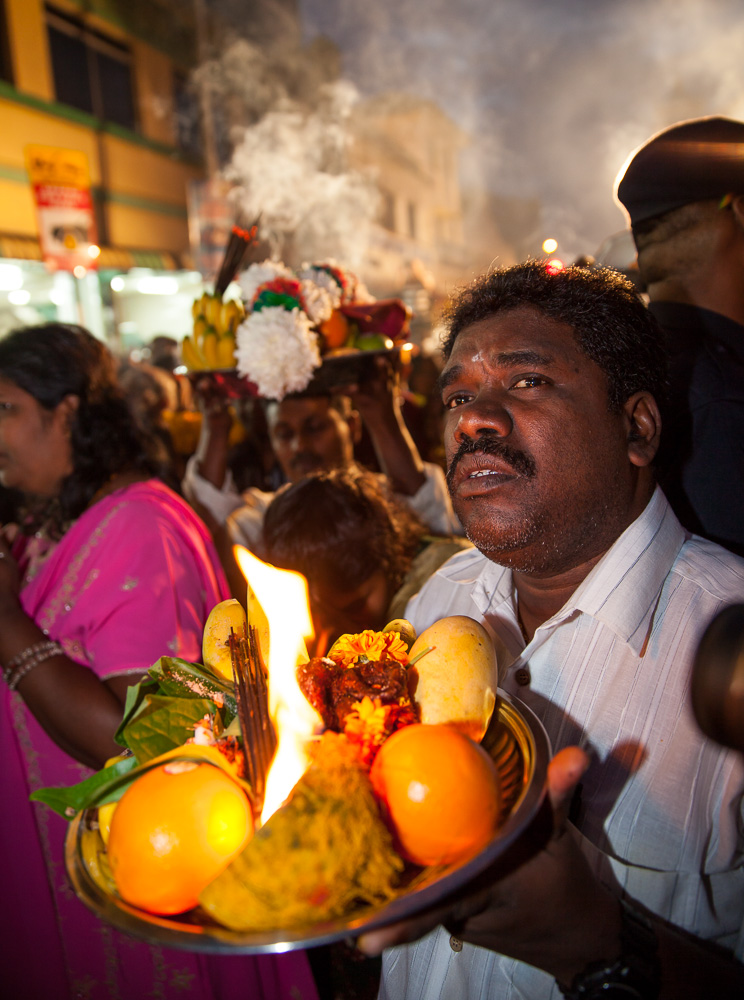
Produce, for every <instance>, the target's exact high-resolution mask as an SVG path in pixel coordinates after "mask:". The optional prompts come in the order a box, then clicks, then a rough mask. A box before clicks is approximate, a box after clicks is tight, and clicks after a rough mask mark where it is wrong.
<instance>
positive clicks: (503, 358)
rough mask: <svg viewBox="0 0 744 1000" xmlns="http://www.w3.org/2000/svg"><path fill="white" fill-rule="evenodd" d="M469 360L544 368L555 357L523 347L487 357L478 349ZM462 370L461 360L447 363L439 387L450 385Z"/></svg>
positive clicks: (503, 365)
mask: <svg viewBox="0 0 744 1000" xmlns="http://www.w3.org/2000/svg"><path fill="white" fill-rule="evenodd" d="M470 362H471V363H472V364H483V363H484V362H490V363H491V364H492V365H495V366H496V367H499V368H513V367H515V366H520V365H534V366H537V367H542V368H545V367H548V366H550V365H553V364H555V358H553V357H551V355H549V354H541V353H540V352H539V351H533V350H529V349H527V348H525V349H523V350H518V351H499V352H498V353H497V354H495V355H493V357H489V356H488V354H487V353H486V354H483V353H481V352H480V351H478V352H477V353H476V354H474V355H473V356H472V357H471V358H470ZM464 370H465V366H464V364H463V363H462V362H459V361H458V362H455V363H454V364H448V365H447V366H446V367H445V369H444V371H443V372H442V373H441V375H440V376H439V388H440V389H445V388H446V387H447V386H448V385H451V384H452V382H455V381H456V380H457V379H458V378H460V377H461V376H462V374H463V372H464Z"/></svg>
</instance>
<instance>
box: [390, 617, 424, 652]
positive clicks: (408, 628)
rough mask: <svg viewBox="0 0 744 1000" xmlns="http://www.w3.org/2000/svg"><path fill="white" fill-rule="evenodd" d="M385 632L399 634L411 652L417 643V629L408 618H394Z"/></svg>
mask: <svg viewBox="0 0 744 1000" xmlns="http://www.w3.org/2000/svg"><path fill="white" fill-rule="evenodd" d="M382 631H383V632H397V633H398V635H399V636H400V637H401V639H402V640H403V642H404V643H405V644H406V646H408V648H409V650H410V648H411V646H413V644H414V642H415V641H416V629H415V628H414V627H413V625H411V623H410V622H409V621H408V619H406V618H393V620H392V621H391V622H388V623H387V625H386V626H385V628H384V629H383V630H382Z"/></svg>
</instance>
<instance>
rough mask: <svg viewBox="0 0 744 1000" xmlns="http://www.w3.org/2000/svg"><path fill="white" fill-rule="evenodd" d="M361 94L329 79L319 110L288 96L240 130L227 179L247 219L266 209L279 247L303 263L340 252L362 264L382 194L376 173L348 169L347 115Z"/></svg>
mask: <svg viewBox="0 0 744 1000" xmlns="http://www.w3.org/2000/svg"><path fill="white" fill-rule="evenodd" d="M356 100H357V94H356V91H355V90H354V88H353V87H352V86H351V85H350V84H348V83H344V82H339V83H335V84H327V85H325V86H324V87H323V88H322V89H321V93H320V100H319V103H318V105H317V107H316V108H315V109H313V110H308V109H306V108H302V107H300V106H298V105H297V104H295V103H293V102H290V101H284V102H280V105H279V106H278V107H276V108H274V109H273V110H271V111H269V112H268V113H267V114H265V115H264V116H263V117H262V118H261V119H260V120H259V121H258V122H257V123H256V124H255V125H251V126H248V127H245V128H239V129H236V137H237V141H236V144H235V149H234V152H233V157H232V161H231V163H230V165H229V166H228V167H227V168H226V170H225V176H226V178H227V179H228V180H229V181H232V182H233V183H234V184H235V191H234V198H235V201H236V203H237V204H238V205H239V206H240V209H241V212H242V214H243V217H244V218H253V217H255V216H256V215H258V214H259V212H260V213H261V224H262V229H263V230H264V232H266V233H268V234H270V235H273V236H274V237H275V238H276V240H277V246H279V245H280V244H281V243H284V244H285V246H286V244H287V242H289V243H290V244H291V246H292V249H293V252H294V255H295V257H296V258H297V260H296V261H295V262H296V263H299V262H300V259H305V260H318V259H321V258H326V257H336V258H338V259H340V260H343V261H344V262H345V263H346V264H348V266H350V267H351V268H352V269H353V268H356V267H359V265H360V264H361V262H362V260H363V255H364V251H365V249H366V248H367V246H368V245H369V226H370V224H371V222H372V220H373V219H374V216H375V213H376V211H377V204H378V197H379V196H378V194H377V190H376V188H375V185H374V183H373V182H372V180H371V178H369V177H367V176H365V175H363V174H361V173H360V172H359V171H357V170H353V169H351V168H350V166H349V163H348V149H349V143H350V135H349V120H350V116H351V113H352V109H353V106H354V103H355V102H356Z"/></svg>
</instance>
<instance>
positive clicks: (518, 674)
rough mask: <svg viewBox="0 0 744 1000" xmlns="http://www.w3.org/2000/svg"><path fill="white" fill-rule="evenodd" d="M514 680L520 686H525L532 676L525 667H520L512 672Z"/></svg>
mask: <svg viewBox="0 0 744 1000" xmlns="http://www.w3.org/2000/svg"><path fill="white" fill-rule="evenodd" d="M514 680H515V681H516V682H517V684H519V686H520V687H527V685H528V684H529V683H530V681H531V680H532V678H531V677H530V672H529V670H528V669H527V667H520V668H519V670H517V671H515V673H514Z"/></svg>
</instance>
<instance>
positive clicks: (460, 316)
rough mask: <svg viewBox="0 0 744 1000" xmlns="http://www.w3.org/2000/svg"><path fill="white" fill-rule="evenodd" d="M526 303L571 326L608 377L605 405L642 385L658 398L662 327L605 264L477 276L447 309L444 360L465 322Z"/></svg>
mask: <svg viewBox="0 0 744 1000" xmlns="http://www.w3.org/2000/svg"><path fill="white" fill-rule="evenodd" d="M525 307H526V308H533V309H537V310H538V311H539V312H541V313H543V315H545V316H548V317H549V318H550V319H553V320H556V321H557V322H559V323H566V324H567V325H568V326H570V327H572V328H573V332H574V337H575V338H576V342H577V343H578V345H579V347H580V348H581V350H582V351H583V352H584V354H586V356H587V357H589V358H591V360H592V361H594V362H595V364H597V365H598V366H599V367H600V368H601V369H602V371H603V372H604V373H605V375H606V376H607V382H608V392H609V405H610V409H611V410H613V411H614V412H617V411H619V410H620V409H621V408H622V406H623V403H625V401H626V400H627V399H628V398H629V397H630V396H632V395H633V394H634V393H636V392H640V391H641V390H645V391H647V392H650V393H651V394H652V395H653V396H654V398H655V399H656V401H657V403H659V405H660V406H661V405H662V403H663V400H664V397H665V395H666V379H667V372H666V355H665V351H664V342H663V334H662V331H661V328H660V327H659V325H658V324H657V322H656V320H655V319H654V317H653V316H652V315H651V313H650V312H649V311H648V309H646V307H645V305H644V304H643V302H642V301H641V299H640V298H639V296H638V293H637V292H636V289H635V287H634V286H633V284H632V282H630V281H628V280H627V279H626V278H625V277H624V276H623V275H621V274H619V273H618V272H617V271H613V270H611V269H610V268H587V267H578V266H573V267H567V268H564V269H563V270H561V271H556V272H551V271H548V269H547V268H546V267H545V264H544V262H542V261H537V260H531V261H526V262H525V263H522V264H516V265H514V266H513V267H507V268H501V269H499V270H495V271H491V272H489V273H487V274H485V275H483V276H482V277H480V278H477V279H476V280H475V281H474V282H473V283H472V284H470V285H468V286H467V287H465V288H464V289H462V291H460V293H459V294H458V295H457V296H456V297H455V298H454V299H453V300H452V302H451V304H450V306H449V308H448V310H447V316H446V322H447V332H446V334H445V338H444V341H443V346H442V349H443V353H444V356H445V359H447V358H449V356H450V354H451V353H452V349H453V347H454V344H455V341H456V340H457V337H458V335H459V334H460V332H461V331H462V330H464V329H465V327H469V326H472V325H473V324H474V323H478V322H479V321H480V320H484V319H488V318H489V317H490V316H495V315H497V314H499V313H507V312H511V311H513V310H515V309H521V308H525Z"/></svg>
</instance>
